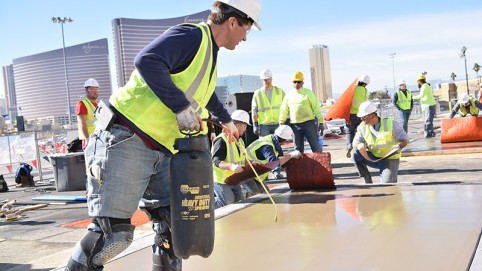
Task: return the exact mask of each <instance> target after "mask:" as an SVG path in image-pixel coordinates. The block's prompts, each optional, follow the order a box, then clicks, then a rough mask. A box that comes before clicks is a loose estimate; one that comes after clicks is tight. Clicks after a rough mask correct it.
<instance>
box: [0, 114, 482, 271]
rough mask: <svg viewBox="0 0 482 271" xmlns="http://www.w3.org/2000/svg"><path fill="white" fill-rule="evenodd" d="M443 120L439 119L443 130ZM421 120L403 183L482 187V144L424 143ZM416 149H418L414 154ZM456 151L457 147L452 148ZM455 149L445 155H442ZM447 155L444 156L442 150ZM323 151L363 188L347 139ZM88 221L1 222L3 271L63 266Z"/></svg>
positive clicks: (46, 216) (65, 216) (413, 130)
mask: <svg viewBox="0 0 482 271" xmlns="http://www.w3.org/2000/svg"><path fill="white" fill-rule="evenodd" d="M439 123H440V119H436V120H435V125H436V126H438V125H439ZM422 130H423V123H422V120H420V119H417V120H411V122H410V124H409V132H410V138H411V144H410V145H409V146H408V147H407V148H406V149H405V150H404V151H406V154H405V155H404V156H403V157H402V158H401V164H400V171H399V178H398V179H399V183H402V184H405V185H410V184H411V183H413V184H423V183H434V182H469V183H481V184H482V174H481V173H482V142H472V143H471V144H465V145H464V144H459V145H453V144H455V143H451V144H449V145H447V144H440V135H437V137H435V138H433V139H425V138H423V135H422V133H421V131H422ZM411 146H415V147H414V148H412V150H411V149H410V148H411ZM453 146H456V147H453ZM445 149H447V150H450V151H446V152H444V151H443V150H445ZM441 150H442V151H441ZM324 151H328V152H330V153H331V154H332V167H333V173H334V176H335V183H336V185H354V184H358V185H363V180H362V179H360V178H359V177H358V173H357V171H356V168H355V167H354V166H353V164H352V163H351V162H350V160H349V159H348V158H346V157H345V155H346V151H345V150H344V137H326V138H325V140H324ZM371 172H372V176H373V181H374V183H375V185H376V183H378V182H379V177H378V173H377V172H376V170H374V169H371ZM8 183H9V184H10V191H9V192H7V193H0V201H4V200H7V199H9V200H12V199H15V200H16V201H17V204H18V205H17V206H16V207H19V208H21V207H22V206H24V205H28V204H37V203H43V202H36V201H35V202H34V201H32V197H34V196H38V195H77V196H82V195H84V194H85V192H83V191H70V192H56V191H55V188H54V187H53V183H52V182H46V183H42V184H41V183H37V187H35V188H25V189H23V188H15V186H14V183H13V180H11V179H8ZM86 218H88V216H87V208H86V204H85V203H67V204H65V205H49V206H48V207H46V208H42V209H38V210H34V211H28V212H26V213H24V215H23V217H22V218H21V219H19V220H16V221H12V222H3V221H2V222H0V251H2V253H0V271H7V270H8V271H18V270H37V271H40V270H42V271H43V270H51V269H54V268H57V267H61V266H64V265H65V264H66V262H67V260H68V258H69V256H70V252H71V250H72V248H73V247H74V246H75V243H76V242H77V241H78V240H79V239H80V238H81V237H82V236H84V234H85V230H84V229H79V228H65V227H62V225H63V224H66V223H70V222H73V221H79V220H83V219H86ZM149 234H151V230H150V225H149V223H148V224H145V225H143V226H140V227H138V228H137V230H136V235H135V238H140V237H144V236H147V235H149Z"/></svg>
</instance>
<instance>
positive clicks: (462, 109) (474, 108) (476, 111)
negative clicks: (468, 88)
mask: <svg viewBox="0 0 482 271" xmlns="http://www.w3.org/2000/svg"><path fill="white" fill-rule="evenodd" d="M475 101H477V100H476V99H475V98H474V97H470V104H469V111H467V109H466V108H465V107H464V106H463V105H460V106H459V110H460V115H461V116H462V117H465V116H467V114H468V113H469V112H470V115H472V116H477V115H478V114H479V108H478V107H477V106H476V105H475Z"/></svg>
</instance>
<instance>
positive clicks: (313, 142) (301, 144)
mask: <svg viewBox="0 0 482 271" xmlns="http://www.w3.org/2000/svg"><path fill="white" fill-rule="evenodd" d="M290 127H291V129H293V135H294V137H295V149H296V150H298V151H300V152H301V153H303V152H304V151H305V137H306V140H307V141H308V143H309V144H310V148H311V150H312V151H313V152H317V151H322V149H321V147H320V144H319V143H318V127H317V125H316V122H315V120H314V119H313V120H309V121H305V122H302V123H291V124H290Z"/></svg>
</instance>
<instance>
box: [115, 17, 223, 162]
mask: <svg viewBox="0 0 482 271" xmlns="http://www.w3.org/2000/svg"><path fill="white" fill-rule="evenodd" d="M185 25H194V26H197V27H198V28H199V29H200V30H201V32H202V40H201V44H200V46H199V49H198V51H197V52H196V55H195V56H194V58H193V60H192V61H191V64H190V65H189V66H188V67H187V68H186V69H185V70H184V71H181V72H179V73H176V74H171V75H170V76H171V79H172V81H173V82H174V84H175V85H176V86H177V87H178V88H179V89H180V90H182V91H183V92H184V94H185V95H186V98H187V99H188V100H189V102H190V103H191V106H192V107H193V108H194V109H195V110H196V111H197V112H198V113H199V114H200V115H201V118H207V117H208V115H209V113H208V111H207V110H206V109H205V107H206V105H207V103H208V101H209V99H210V98H211V96H212V94H213V92H214V88H215V86H216V69H217V65H216V63H214V61H213V44H212V36H211V31H210V29H209V27H208V26H207V25H206V24H204V23H201V24H185ZM214 65H216V66H215V70H214V72H213V75H212V77H211V75H210V74H211V70H212V67H213V66H214ZM109 102H110V104H111V105H112V106H114V107H115V108H116V109H117V110H118V111H119V112H120V113H121V114H122V115H123V116H124V117H126V118H127V119H128V120H129V121H131V122H132V123H133V124H134V125H136V126H137V128H139V129H140V130H141V131H143V132H144V133H146V134H147V135H148V136H149V137H151V138H152V139H153V140H155V141H156V142H158V143H160V144H162V145H163V146H164V147H166V148H167V149H168V150H169V151H171V152H172V153H176V152H177V150H174V140H175V139H176V138H183V137H185V135H183V134H182V133H180V131H179V129H178V126H177V121H176V114H175V113H173V112H172V111H171V109H169V108H168V107H167V106H166V105H165V104H164V103H163V102H162V101H161V100H159V98H157V96H156V95H155V94H154V92H153V91H152V90H151V89H150V88H149V86H148V85H147V84H146V82H145V81H144V79H142V76H141V75H140V74H139V72H138V71H137V70H134V72H133V73H132V75H131V77H130V79H129V81H128V82H127V84H126V85H125V86H124V87H123V88H120V89H119V90H118V91H116V92H114V94H113V95H112V96H111V97H110V99H109ZM201 133H202V134H206V133H207V129H204V130H203V131H201Z"/></svg>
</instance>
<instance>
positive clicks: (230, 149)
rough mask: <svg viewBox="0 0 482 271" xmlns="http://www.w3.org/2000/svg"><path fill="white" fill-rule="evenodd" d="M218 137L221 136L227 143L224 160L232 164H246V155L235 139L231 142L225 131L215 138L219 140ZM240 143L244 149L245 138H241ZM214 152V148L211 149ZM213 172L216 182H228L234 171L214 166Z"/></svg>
mask: <svg viewBox="0 0 482 271" xmlns="http://www.w3.org/2000/svg"><path fill="white" fill-rule="evenodd" d="M218 138H221V139H222V140H223V141H224V144H226V160H224V161H225V162H228V163H232V164H237V165H244V160H245V156H244V155H243V154H242V153H241V152H240V151H239V149H238V147H237V146H236V142H234V141H233V142H231V143H229V142H228V138H227V137H226V134H224V133H221V134H219V135H218V136H217V137H216V139H215V140H218ZM221 139H219V140H221ZM238 144H239V145H241V147H242V148H243V149H244V142H243V140H241V139H239V140H238ZM213 154H214V153H213V150H212V149H211V155H213ZM213 173H214V174H213V177H214V181H215V182H216V183H220V184H226V182H225V180H226V178H227V177H229V176H231V175H233V174H234V171H232V170H226V169H220V168H218V167H217V166H213Z"/></svg>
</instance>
